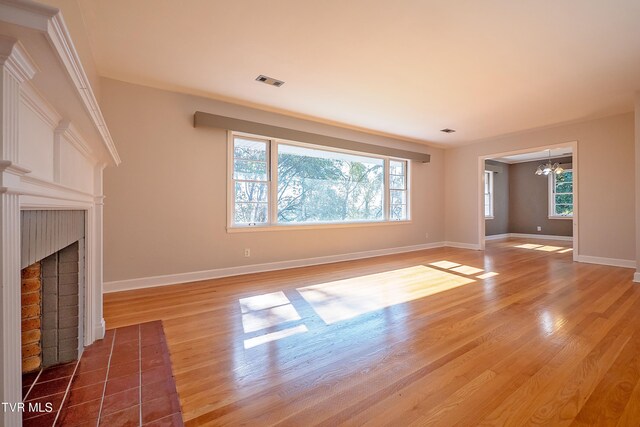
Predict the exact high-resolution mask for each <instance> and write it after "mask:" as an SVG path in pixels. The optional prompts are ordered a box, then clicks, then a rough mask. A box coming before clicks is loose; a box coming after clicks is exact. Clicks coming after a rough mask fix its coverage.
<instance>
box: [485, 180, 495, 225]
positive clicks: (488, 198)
mask: <svg viewBox="0 0 640 427" xmlns="http://www.w3.org/2000/svg"><path fill="white" fill-rule="evenodd" d="M484 217H485V218H488V219H492V218H493V172H491V171H484Z"/></svg>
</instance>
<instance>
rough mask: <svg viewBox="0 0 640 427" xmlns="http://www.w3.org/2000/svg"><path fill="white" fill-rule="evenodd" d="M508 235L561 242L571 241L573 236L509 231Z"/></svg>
mask: <svg viewBox="0 0 640 427" xmlns="http://www.w3.org/2000/svg"><path fill="white" fill-rule="evenodd" d="M509 237H517V238H521V239H543V240H562V241H563V242H573V237H571V236H553V235H551V234H523V233H509ZM485 239H486V238H485Z"/></svg>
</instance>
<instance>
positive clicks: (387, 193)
mask: <svg viewBox="0 0 640 427" xmlns="http://www.w3.org/2000/svg"><path fill="white" fill-rule="evenodd" d="M383 185H384V220H385V221H389V220H390V219H391V161H390V160H389V159H384V183H383Z"/></svg>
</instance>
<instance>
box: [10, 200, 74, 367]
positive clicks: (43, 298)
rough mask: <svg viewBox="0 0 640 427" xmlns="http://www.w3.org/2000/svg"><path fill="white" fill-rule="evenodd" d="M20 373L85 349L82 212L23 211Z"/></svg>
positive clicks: (64, 359)
mask: <svg viewBox="0 0 640 427" xmlns="http://www.w3.org/2000/svg"><path fill="white" fill-rule="evenodd" d="M21 220H22V224H21V225H22V254H21V264H22V274H21V315H22V330H21V332H22V373H23V374H27V373H31V372H37V371H39V370H41V369H43V368H47V367H50V366H55V365H59V364H63V363H66V362H71V361H74V360H78V359H79V358H80V356H81V355H82V350H83V348H84V292H85V290H84V258H85V239H84V212H83V211H23V212H22V218H21Z"/></svg>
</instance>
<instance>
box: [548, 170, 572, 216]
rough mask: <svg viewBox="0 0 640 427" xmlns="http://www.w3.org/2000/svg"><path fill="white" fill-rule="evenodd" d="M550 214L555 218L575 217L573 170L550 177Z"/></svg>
mask: <svg viewBox="0 0 640 427" xmlns="http://www.w3.org/2000/svg"><path fill="white" fill-rule="evenodd" d="M549 186H550V188H549V199H550V200H549V216H550V217H552V218H553V217H555V218H571V217H573V171H572V170H571V169H565V171H564V172H562V173H560V174H558V175H556V174H553V175H552V176H550V177H549Z"/></svg>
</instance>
